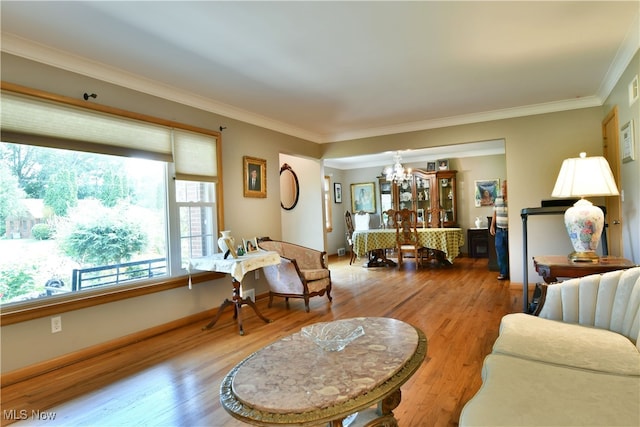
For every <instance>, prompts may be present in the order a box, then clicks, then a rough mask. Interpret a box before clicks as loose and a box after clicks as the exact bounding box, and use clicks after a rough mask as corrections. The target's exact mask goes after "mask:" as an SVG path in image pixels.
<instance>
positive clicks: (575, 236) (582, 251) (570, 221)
mask: <svg viewBox="0 0 640 427" xmlns="http://www.w3.org/2000/svg"><path fill="white" fill-rule="evenodd" d="M564 225H565V227H566V228H567V233H569V239H571V244H572V245H573V249H574V252H572V253H571V254H569V259H570V260H571V261H576V262H597V261H598V260H599V258H600V257H599V256H598V255H597V254H596V248H597V247H598V243H599V242H600V236H601V235H602V230H603V229H604V214H603V213H602V209H600V208H599V207H597V206H594V205H593V204H592V203H591V202H590V201H588V200H585V199H580V200H578V201H577V202H576V203H575V204H574V205H573V207H571V208H569V209H567V210H566V212H565V213H564Z"/></svg>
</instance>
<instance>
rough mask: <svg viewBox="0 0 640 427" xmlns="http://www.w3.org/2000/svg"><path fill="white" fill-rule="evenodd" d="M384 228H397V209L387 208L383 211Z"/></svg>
mask: <svg viewBox="0 0 640 427" xmlns="http://www.w3.org/2000/svg"><path fill="white" fill-rule="evenodd" d="M382 228H396V211H395V209H387V210H386V211H383V212H382Z"/></svg>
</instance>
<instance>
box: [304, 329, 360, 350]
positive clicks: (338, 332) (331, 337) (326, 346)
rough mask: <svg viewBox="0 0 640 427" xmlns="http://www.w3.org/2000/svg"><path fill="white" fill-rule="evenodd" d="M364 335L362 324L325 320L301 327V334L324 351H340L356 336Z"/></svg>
mask: <svg viewBox="0 0 640 427" xmlns="http://www.w3.org/2000/svg"><path fill="white" fill-rule="evenodd" d="M363 335H364V329H363V328H362V326H356V327H354V326H353V325H349V324H345V323H341V322H338V323H336V322H327V323H316V324H313V325H309V326H305V327H304V328H302V336H303V337H305V338H308V339H310V340H311V341H313V342H315V343H316V344H317V345H318V346H319V347H320V348H322V349H323V350H325V351H342V350H344V348H345V347H346V346H347V345H348V344H349V343H351V342H352V341H353V340H355V339H356V338H359V337H361V336H363Z"/></svg>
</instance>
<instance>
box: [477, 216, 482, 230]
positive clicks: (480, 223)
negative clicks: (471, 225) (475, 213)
mask: <svg viewBox="0 0 640 427" xmlns="http://www.w3.org/2000/svg"><path fill="white" fill-rule="evenodd" d="M480 227H482V220H481V219H480V218H476V228H480Z"/></svg>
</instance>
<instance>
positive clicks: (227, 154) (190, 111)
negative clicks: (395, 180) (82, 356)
mask: <svg viewBox="0 0 640 427" xmlns="http://www.w3.org/2000/svg"><path fill="white" fill-rule="evenodd" d="M3 42H4V40H3ZM22 43H24V41H22ZM3 44H4V43H3ZM7 46H8V47H5V46H3V52H2V80H3V81H5V82H11V83H16V84H20V85H23V86H26V87H31V88H34V89H37V90H41V91H46V92H50V93H56V94H60V95H66V96H69V97H76V98H77V97H79V96H81V94H82V92H84V91H87V90H89V91H92V92H95V93H98V94H99V97H100V98H99V99H100V100H101V102H105V103H107V104H111V105H116V106H118V107H120V108H124V109H127V110H129V111H135V112H139V113H141V114H147V115H152V116H156V117H167V118H170V119H173V120H178V121H183V122H185V123H189V124H192V125H194V126H199V127H202V128H208V129H212V130H217V129H219V128H220V127H223V128H225V129H224V130H223V131H222V144H223V149H222V163H223V165H224V171H223V176H224V181H223V186H222V189H223V191H224V204H223V206H222V209H223V212H224V228H225V229H229V230H232V231H234V233H235V234H236V236H238V237H253V236H270V237H272V238H282V239H283V240H289V241H296V242H298V243H302V244H307V245H308V246H311V247H316V248H319V249H322V250H326V251H327V252H328V253H329V254H335V253H337V250H338V248H340V247H344V245H345V243H344V220H343V214H344V211H345V210H347V209H349V208H350V206H351V203H350V196H349V194H348V193H349V192H348V189H349V186H350V184H352V183H358V182H374V181H375V176H376V175H378V174H379V169H376V170H374V169H372V170H367V171H358V170H340V169H335V168H333V169H329V168H325V167H324V166H323V161H324V160H326V159H335V158H342V157H349V156H357V155H362V154H373V153H380V152H387V151H389V152H394V151H401V150H407V149H423V148H429V147H442V146H447V145H459V144H466V143H475V142H478V141H490V140H496V139H499V140H504V144H505V150H504V170H500V171H497V170H496V169H495V168H494V167H493V166H491V167H488V168H487V170H481V171H478V172H476V171H474V175H477V176H479V177H481V178H491V179H493V178H500V179H506V178H508V180H509V187H510V205H511V207H512V210H511V212H510V222H511V224H512V227H513V228H512V231H511V241H510V253H511V278H512V284H513V285H514V286H517V284H518V283H522V281H523V266H522V262H523V261H522V256H523V250H522V237H521V235H522V227H521V224H520V218H519V211H520V209H523V208H527V207H536V206H540V203H541V200H546V199H549V198H550V197H551V191H552V189H553V185H554V182H555V179H556V177H557V175H558V171H559V169H560V165H561V163H562V161H563V160H564V159H566V158H569V157H575V156H577V154H578V153H579V152H582V151H586V152H587V153H588V154H594V155H595V154H600V153H602V130H601V127H602V122H603V120H604V118H605V117H606V116H607V114H608V113H609V112H610V111H611V110H612V109H613V108H614V106H617V108H618V117H619V123H620V124H621V125H622V124H624V123H627V122H628V121H630V120H635V121H640V120H639V119H638V118H639V117H640V111H639V108H640V103H639V102H635V103H634V104H632V105H631V106H630V105H629V102H628V85H629V82H631V81H632V80H633V78H634V76H636V75H637V74H638V73H639V72H640V53H638V50H637V47H636V50H635V51H634V54H633V55H632V57H631V60H630V61H629V63H628V65H627V66H626V68H625V69H624V70H623V71H622V72H621V73H620V77H619V79H618V80H617V81H616V83H615V85H614V87H613V88H612V89H611V92H610V94H609V95H608V96H607V98H606V99H604V100H603V102H602V105H598V106H589V107H585V108H580V109H572V110H568V111H556V112H548V113H544V114H536V113H533V114H531V115H528V116H520V117H511V118H501V119H494V120H487V121H483V122H477V123H468V124H459V125H456V126H447V127H441V128H433V129H425V130H416V131H412V132H403V133H396V134H389V135H381V136H371V137H362V138H354V139H351V140H346V141H336V142H332V143H322V144H321V143H316V142H312V141H310V140H307V139H305V138H301V137H297V136H292V135H288V134H285V133H283V132H279V131H275V130H272V129H270V128H268V127H262V126H257V125H255V124H249V123H246V122H243V121H240V120H237V119H231V118H229V117H227V116H225V115H224V114H219V113H218V114H216V113H212V112H208V111H205V110H204V109H202V108H198V107H196V106H188V105H185V104H184V103H182V102H180V101H179V100H171V99H161V97H159V96H154V95H149V94H145V93H143V92H141V91H138V90H134V89H131V88H129V87H125V86H123V85H121V84H118V83H114V82H113V81H110V80H108V79H107V78H106V77H105V78H103V79H100V78H98V77H97V76H93V77H89V76H87V75H83V74H81V73H77V72H73V71H71V70H72V69H73V67H66V66H65V61H69V63H72V62H73V61H74V60H75V59H74V58H62V59H59V60H58V62H55V61H52V60H51V61H48V62H47V61H45V59H44V57H46V56H47V55H46V54H42V53H41V57H40V60H37V59H34V58H37V56H32V57H31V56H30V55H31V54H33V51H30V50H29V49H28V46H22V47H24V50H23V51H22V52H20V47H21V45H20V43H19V42H18V41H16V40H13V44H8V45H7ZM9 47H11V52H9V51H7V49H8V48H9ZM31 47H32V48H33V46H31ZM27 52H30V53H29V54H27ZM33 55H35V54H33ZM637 147H638V143H637V141H636V148H635V149H636V153H637V150H638V148H637ZM247 155H251V156H253V157H256V158H261V159H265V160H266V165H267V170H266V174H267V175H266V177H267V194H266V197H265V198H246V197H243V196H242V194H243V182H242V179H240V178H241V177H242V176H243V165H242V158H243V156H247ZM637 157H638V156H637V154H636V160H635V161H631V162H628V163H623V164H621V182H620V183H619V185H620V187H621V188H623V189H624V194H625V198H624V202H623V215H624V218H625V221H626V224H625V227H626V228H625V229H624V231H623V242H624V250H623V254H622V256H624V257H625V258H628V259H631V260H633V261H634V262H635V263H640V258H639V257H640V255H639V254H640V246H639V245H640V239H637V236H638V235H640V219H639V218H638V216H637V214H636V212H638V210H639V206H640V162H639V161H638V160H637ZM389 160H390V161H391V157H390V159H389ZM285 162H286V163H288V164H290V165H291V166H292V168H293V169H294V170H295V171H296V173H297V174H298V176H299V179H300V183H301V193H302V195H303V197H301V200H300V203H299V206H297V208H296V209H294V210H293V211H291V212H283V210H282V208H281V206H280V197H279V188H278V182H279V179H278V178H279V169H280V166H281V165H282V163H285ZM450 162H451V165H452V166H455V168H457V169H458V170H461V171H467V170H469V169H470V168H472V167H473V166H470V165H469V164H468V163H467V162H469V160H464V159H457V158H455V157H452V158H450ZM408 166H412V167H417V166H419V165H412V164H408ZM327 172H330V173H331V174H333V175H332V182H339V183H341V184H342V186H343V191H344V193H343V194H344V198H343V202H342V204H337V203H333V205H332V208H333V231H332V232H330V233H325V231H324V224H323V220H322V214H321V212H322V190H321V183H320V180H319V179H318V177H321V176H323V175H324V174H326V173H327ZM363 174H366V175H365V176H363ZM496 174H498V175H496ZM472 180H473V178H469V179H467V180H465V181H464V187H461V188H460V191H461V194H463V195H465V197H466V198H467V199H466V202H465V206H466V209H467V214H466V215H463V216H461V218H460V225H461V227H463V228H465V229H467V228H470V227H472V226H473V225H472V224H473V223H472V221H473V219H474V218H475V216H479V215H475V214H474V210H475V208H472V207H470V205H469V202H470V200H471V199H469V195H470V191H471V187H472ZM593 201H594V202H600V201H601V200H597V199H594V200H593ZM479 211H481V210H480V209H478V212H479ZM482 211H483V212H485V210H482ZM239 213H240V214H239ZM257 213H259V220H256V215H257ZM310 222H311V223H310ZM309 223H310V224H309ZM292 224H293V225H294V226H291V225H292ZM529 233H530V235H532V236H537V237H536V238H535V239H531V240H530V241H529V253H530V254H551V253H553V254H565V253H568V252H570V244H569V241H568V239H567V236H566V233H565V231H564V228H563V226H562V224H558V221H554V220H546V219H544V220H541V221H539V222H538V221H535V222H533V221H532V223H531V224H530V230H529ZM538 236H539V237H538ZM529 262H530V261H529ZM537 280H539V278H538V277H537V275H536V274H535V272H534V271H533V269H532V268H529V281H530V282H535V281H537ZM186 282H187V280H186V278H184V286H182V287H179V288H175V289H171V290H166V291H163V292H157V293H153V294H148V295H144V296H140V297H138V298H133V299H128V300H122V301H114V302H109V303H106V304H101V305H97V306H95V307H88V308H83V309H81V310H73V311H58V312H55V311H54V312H48V313H46V314H44V315H43V316H40V317H37V318H33V319H28V320H24V321H20V322H15V323H12V324H6V323H5V322H4V321H3V325H2V361H3V363H2V365H3V366H2V373H3V375H4V374H5V373H9V372H13V371H16V370H20V369H24V368H27V367H29V366H32V365H35V364H39V363H44V362H47V361H50V360H53V359H56V358H58V357H62V356H64V355H67V354H70V353H73V352H77V351H80V350H82V349H85V348H89V347H94V346H100V345H104V344H105V343H110V342H113V341H115V340H118V339H120V338H122V337H126V336H129V335H131V334H135V333H139V332H140V331H144V330H147V329H151V328H158V327H161V326H162V325H166V324H169V323H171V322H175V321H176V320H178V319H183V318H187V317H189V316H194V315H197V314H198V313H201V312H203V311H207V310H211V309H214V308H217V307H218V306H219V305H220V303H221V302H222V301H223V300H224V299H225V298H227V297H228V296H229V281H228V278H220V279H217V280H211V281H208V282H205V283H198V284H197V285H195V286H194V288H193V289H191V290H189V289H188V288H187V283H186ZM245 285H246V286H247V287H250V288H255V289H256V294H257V295H260V294H263V293H264V292H265V290H266V285H265V283H264V281H262V280H261V279H258V280H256V279H255V278H254V277H247V283H246V284H245ZM4 312H5V310H4V309H3V315H4V314H5V313H4ZM56 313H57V314H61V315H62V317H63V322H64V332H65V333H63V334H57V335H52V334H51V333H50V325H49V316H50V315H52V314H56ZM113 313H118V315H117V316H114V315H113ZM132 319H133V320H132ZM3 320H4V319H3ZM87 324H92V325H95V328H92V329H91V330H88V328H86V325H87ZM33 349H38V351H33Z"/></svg>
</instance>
